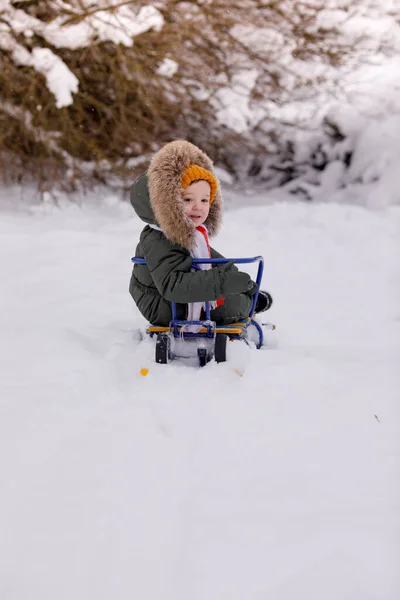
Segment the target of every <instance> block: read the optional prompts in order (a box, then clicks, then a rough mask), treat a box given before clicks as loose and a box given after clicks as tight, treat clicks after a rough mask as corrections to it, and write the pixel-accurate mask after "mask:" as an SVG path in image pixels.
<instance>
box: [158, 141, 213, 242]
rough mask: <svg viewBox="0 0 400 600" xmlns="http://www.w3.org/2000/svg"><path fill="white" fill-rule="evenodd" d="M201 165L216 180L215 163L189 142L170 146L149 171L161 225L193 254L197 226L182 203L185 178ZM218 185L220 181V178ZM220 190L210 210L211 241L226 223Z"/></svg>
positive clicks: (159, 154) (169, 144) (159, 153)
mask: <svg viewBox="0 0 400 600" xmlns="http://www.w3.org/2000/svg"><path fill="white" fill-rule="evenodd" d="M192 164H195V165H198V166H200V167H202V168H203V169H206V170H207V171H210V173H212V174H213V175H214V177H215V178H216V176H215V173H214V169H213V163H212V161H211V159H210V158H209V157H208V156H207V154H205V153H204V152H203V151H202V150H200V148H198V147H197V146H195V145H194V144H191V143H190V142H187V141H185V140H176V141H175V142H170V143H168V144H166V145H165V146H164V147H163V148H161V150H159V151H158V152H157V153H156V154H155V155H154V156H153V158H152V160H151V162H150V166H149V170H148V180H149V192H150V204H151V208H152V210H153V212H154V216H155V218H156V221H157V223H158V224H159V225H160V227H161V229H162V230H163V232H164V234H165V236H166V237H167V238H168V239H169V240H170V241H171V242H172V243H174V244H179V245H180V246H183V247H184V248H187V249H188V250H190V249H191V248H192V246H193V243H194V235H195V234H194V231H195V226H194V224H193V223H192V221H191V220H190V219H189V218H188V217H186V215H185V213H184V211H183V203H182V185H181V180H182V175H183V173H184V172H185V170H186V169H187V167H188V166H189V165H192ZM216 181H217V182H218V179H217V178H216ZM222 204H223V200H222V195H221V191H220V187H219V185H218V190H217V192H216V195H215V198H214V201H213V203H212V204H211V206H210V212H209V215H208V217H207V219H206V221H205V223H204V225H205V226H206V227H207V229H208V232H209V235H210V237H211V236H213V235H215V234H216V233H217V232H218V230H219V228H220V226H221V221H222Z"/></svg>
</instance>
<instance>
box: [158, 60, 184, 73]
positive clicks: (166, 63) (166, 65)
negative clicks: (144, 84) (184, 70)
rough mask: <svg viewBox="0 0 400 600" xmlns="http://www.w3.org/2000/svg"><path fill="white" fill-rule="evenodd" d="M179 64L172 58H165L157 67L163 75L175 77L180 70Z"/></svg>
mask: <svg viewBox="0 0 400 600" xmlns="http://www.w3.org/2000/svg"><path fill="white" fill-rule="evenodd" d="M178 68H179V65H178V63H177V62H176V61H175V60H172V59H171V58H164V59H163V60H162V61H161V63H160V64H159V66H158V68H157V73H158V75H162V76H163V77H173V76H174V75H175V73H176V72H177V71H178Z"/></svg>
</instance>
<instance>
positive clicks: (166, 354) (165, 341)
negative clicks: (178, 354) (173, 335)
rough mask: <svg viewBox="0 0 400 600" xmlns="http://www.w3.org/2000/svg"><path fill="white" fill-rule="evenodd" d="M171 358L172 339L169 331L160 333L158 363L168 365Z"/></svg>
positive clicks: (158, 338) (157, 342)
mask: <svg viewBox="0 0 400 600" xmlns="http://www.w3.org/2000/svg"><path fill="white" fill-rule="evenodd" d="M170 360H171V340H170V338H169V335H168V334H167V333H159V334H158V335H157V341H156V363H159V364H161V365H166V364H167V363H168V362H169V361H170Z"/></svg>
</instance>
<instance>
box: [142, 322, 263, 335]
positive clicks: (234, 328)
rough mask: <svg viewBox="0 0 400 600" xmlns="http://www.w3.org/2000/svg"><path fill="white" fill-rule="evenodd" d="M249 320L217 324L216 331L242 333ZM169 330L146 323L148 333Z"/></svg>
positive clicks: (202, 329)
mask: <svg viewBox="0 0 400 600" xmlns="http://www.w3.org/2000/svg"><path fill="white" fill-rule="evenodd" d="M250 322H251V320H250V318H247V319H243V321H239V322H238V323H231V324H230V325H217V327H216V333H225V334H227V335H243V332H244V331H245V330H246V329H247V327H248V326H249V324H250ZM180 329H181V328H180V326H178V331H180ZM169 331H170V328H169V327H165V326H164V327H163V326H161V325H148V326H147V329H146V333H149V334H154V333H168V332H169ZM198 333H207V329H206V327H202V328H201V329H200V331H199V332H198Z"/></svg>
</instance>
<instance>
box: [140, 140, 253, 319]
mask: <svg viewBox="0 0 400 600" xmlns="http://www.w3.org/2000/svg"><path fill="white" fill-rule="evenodd" d="M192 163H194V164H199V165H200V166H202V167H204V168H206V169H208V170H209V171H212V163H211V161H210V159H209V158H208V156H207V155H205V154H204V153H203V152H202V151H201V150H200V149H198V148H197V147H196V146H193V145H192V144H190V143H189V142H184V141H177V142H171V143H170V144H167V145H166V146H164V148H163V149H162V150H160V151H159V152H158V153H157V154H156V155H155V156H154V158H153V159H152V161H151V163H150V168H149V170H148V172H147V173H144V174H143V175H141V176H139V177H138V178H137V179H136V181H135V182H134V183H133V185H132V187H131V204H132V206H133V208H134V209H135V211H136V213H137V215H138V216H139V217H140V219H141V220H142V221H144V222H145V223H148V225H147V226H146V227H145V228H144V229H143V231H142V233H141V236H140V241H139V244H138V246H137V248H136V254H135V256H136V257H142V258H145V259H146V263H147V264H146V265H134V267H133V272H132V277H131V281H130V286H129V292H130V294H131V296H132V297H133V299H134V301H135V303H136V305H137V307H138V309H139V310H140V312H141V313H142V315H143V316H144V317H145V318H146V319H147V320H148V321H149V322H150V323H152V324H154V325H168V324H169V322H170V320H171V318H172V309H171V302H176V303H177V315H178V318H179V319H182V320H184V319H186V317H187V303H189V302H202V301H206V300H218V299H220V298H224V303H223V304H222V305H221V306H219V307H217V308H215V309H214V310H212V312H211V317H212V319H213V320H215V321H216V322H217V323H220V324H222V323H232V322H235V321H237V320H239V319H243V318H246V317H247V316H248V315H249V312H250V308H251V304H252V296H253V295H254V293H255V292H256V290H257V286H256V284H255V283H254V282H253V281H252V280H251V279H250V277H249V275H247V273H243V272H240V271H238V269H237V268H236V267H235V266H234V265H233V263H232V262H229V263H226V264H221V265H215V266H213V268H212V269H209V270H205V271H194V272H192V257H191V256H190V250H189V249H190V247H191V244H192V243H193V236H194V225H193V223H192V222H191V221H190V220H189V219H187V217H185V215H184V212H183V205H182V201H181V185H180V177H181V173H182V172H183V170H184V168H185V167H186V166H188V165H189V164H192ZM221 209H222V197H221V194H220V191H218V193H217V196H216V198H215V200H214V202H213V204H212V205H211V208H210V213H209V216H208V217H207V220H206V222H205V225H206V227H207V229H208V232H209V235H210V236H211V235H212V234H213V233H215V232H216V231H217V230H218V228H219V226H220V221H221ZM152 224H153V225H156V226H157V227H160V228H161V231H160V230H159V229H153V228H152V227H150V225H152ZM211 257H212V258H223V257H222V256H221V254H219V253H218V252H217V251H216V250H214V249H213V248H211Z"/></svg>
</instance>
